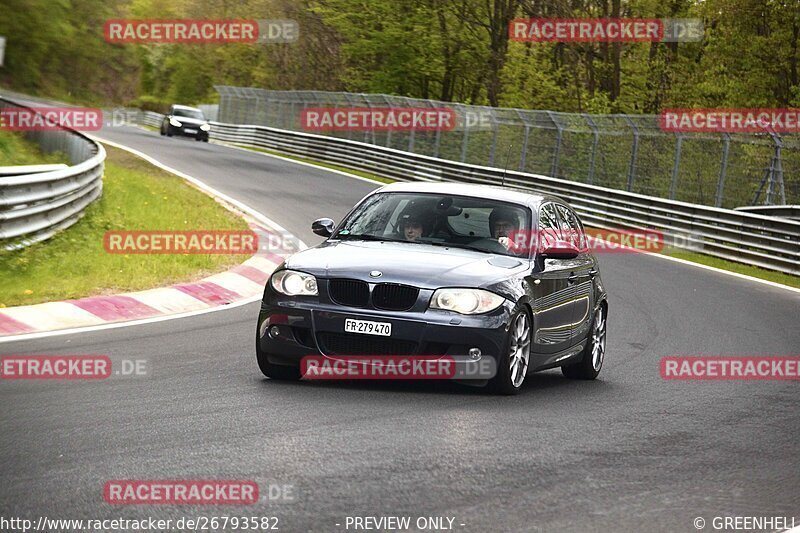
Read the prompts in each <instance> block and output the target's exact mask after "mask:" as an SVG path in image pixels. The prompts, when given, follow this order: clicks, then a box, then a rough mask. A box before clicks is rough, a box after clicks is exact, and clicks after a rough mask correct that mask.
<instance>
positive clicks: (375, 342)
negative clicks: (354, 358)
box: [317, 332, 417, 355]
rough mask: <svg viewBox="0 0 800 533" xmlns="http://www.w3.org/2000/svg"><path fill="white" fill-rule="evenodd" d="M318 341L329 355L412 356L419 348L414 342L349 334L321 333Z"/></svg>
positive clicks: (318, 335)
mask: <svg viewBox="0 0 800 533" xmlns="http://www.w3.org/2000/svg"><path fill="white" fill-rule="evenodd" d="M317 340H318V341H319V343H320V348H322V351H323V352H325V353H326V354H328V355H412V354H414V352H415V351H416V348H417V343H416V342H414V341H404V340H400V339H392V338H385V337H384V338H382V337H373V336H369V335H358V334H349V333H329V332H321V333H318V334H317Z"/></svg>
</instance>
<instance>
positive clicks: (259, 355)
mask: <svg viewBox="0 0 800 533" xmlns="http://www.w3.org/2000/svg"><path fill="white" fill-rule="evenodd" d="M256 359H257V360H258V368H260V369H261V373H262V374H264V375H265V376H267V377H268V378H270V379H278V380H283V381H297V380H299V379H300V368H299V367H296V366H284V365H276V364H273V363H270V362H269V360H268V359H267V354H266V353H264V352H263V351H262V350H261V346H259V342H258V334H256Z"/></svg>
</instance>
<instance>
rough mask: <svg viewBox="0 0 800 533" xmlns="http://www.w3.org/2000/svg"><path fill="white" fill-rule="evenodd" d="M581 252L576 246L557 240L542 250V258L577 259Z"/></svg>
mask: <svg viewBox="0 0 800 533" xmlns="http://www.w3.org/2000/svg"><path fill="white" fill-rule="evenodd" d="M579 253H580V252H579V251H578V249H577V248H576V247H575V245H574V244H572V243H571V242H567V241H562V240H556V241H555V242H553V243H552V244H551V245H550V246H548V247H547V248H545V249H544V250H542V252H541V256H542V257H544V258H545V259H575V258H576V257H578V254H579Z"/></svg>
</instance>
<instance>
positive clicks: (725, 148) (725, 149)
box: [714, 133, 731, 207]
mask: <svg viewBox="0 0 800 533" xmlns="http://www.w3.org/2000/svg"><path fill="white" fill-rule="evenodd" d="M722 139H723V141H722V143H723V144H722V164H721V165H720V169H719V181H718V182H717V194H716V196H715V197H714V206H715V207H722V195H723V194H724V191H725V175H726V174H727V173H728V153H729V151H730V147H731V136H730V134H728V133H723V134H722Z"/></svg>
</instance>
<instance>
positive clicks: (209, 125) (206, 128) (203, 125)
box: [200, 124, 211, 131]
mask: <svg viewBox="0 0 800 533" xmlns="http://www.w3.org/2000/svg"><path fill="white" fill-rule="evenodd" d="M200 129H201V130H203V131H208V130H210V129H211V124H202V125H201V126H200Z"/></svg>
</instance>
